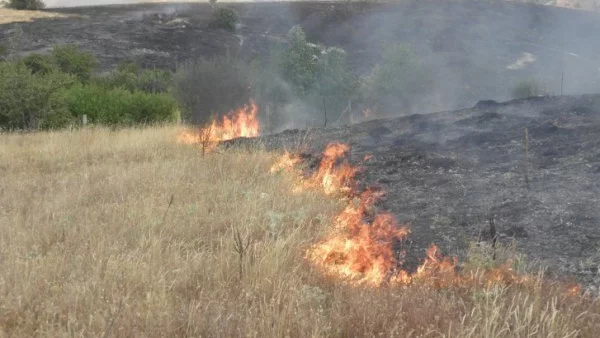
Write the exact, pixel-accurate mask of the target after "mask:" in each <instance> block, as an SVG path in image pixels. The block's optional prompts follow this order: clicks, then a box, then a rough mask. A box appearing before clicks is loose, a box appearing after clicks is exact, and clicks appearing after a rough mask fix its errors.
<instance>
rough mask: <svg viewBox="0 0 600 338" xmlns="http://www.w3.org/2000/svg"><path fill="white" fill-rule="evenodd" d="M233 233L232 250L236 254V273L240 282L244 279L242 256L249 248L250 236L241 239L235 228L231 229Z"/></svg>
mask: <svg viewBox="0 0 600 338" xmlns="http://www.w3.org/2000/svg"><path fill="white" fill-rule="evenodd" d="M231 230H232V232H233V250H234V251H235V252H236V253H237V254H238V272H239V276H240V280H242V278H243V277H244V256H245V255H246V252H247V251H248V247H249V246H250V242H251V240H250V236H248V235H246V236H244V237H242V234H241V233H240V231H239V230H238V228H236V227H235V226H232V227H231Z"/></svg>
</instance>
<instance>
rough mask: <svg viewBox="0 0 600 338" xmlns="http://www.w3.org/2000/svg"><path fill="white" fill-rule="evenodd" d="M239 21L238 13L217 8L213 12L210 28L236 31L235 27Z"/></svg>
mask: <svg viewBox="0 0 600 338" xmlns="http://www.w3.org/2000/svg"><path fill="white" fill-rule="evenodd" d="M238 21H239V18H238V15H237V13H236V12H235V11H234V10H233V9H230V8H217V9H215V11H214V12H213V18H212V21H211V24H210V26H211V27H212V28H223V29H226V30H228V31H232V32H233V31H235V26H236V25H237V23H238Z"/></svg>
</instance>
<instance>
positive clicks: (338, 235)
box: [271, 143, 579, 294]
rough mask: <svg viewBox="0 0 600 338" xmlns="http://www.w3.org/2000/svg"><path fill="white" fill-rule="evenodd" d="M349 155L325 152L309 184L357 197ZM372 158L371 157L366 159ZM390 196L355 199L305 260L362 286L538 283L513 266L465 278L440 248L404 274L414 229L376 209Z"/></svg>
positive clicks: (288, 162) (343, 150)
mask: <svg viewBox="0 0 600 338" xmlns="http://www.w3.org/2000/svg"><path fill="white" fill-rule="evenodd" d="M349 151H350V147H349V146H348V145H346V144H342V143H331V144H329V145H328V146H327V147H326V148H325V151H324V152H323V156H322V159H321V163H320V165H319V168H318V170H317V171H316V172H315V173H314V174H313V175H312V176H310V177H309V178H308V179H306V180H305V184H306V185H308V186H311V187H320V189H323V191H324V192H325V193H326V194H332V193H347V196H348V197H350V196H351V195H353V194H351V193H354V192H353V191H352V187H353V185H354V178H355V175H356V173H357V172H358V168H356V167H353V166H352V165H350V164H349V162H348V161H347V160H346V159H345V158H344V157H345V156H346V155H347V154H348V152H349ZM369 159H370V157H369V156H368V157H365V159H364V160H369ZM298 163H300V158H299V157H298V156H295V155H292V154H290V153H289V152H286V153H284V155H283V156H282V157H281V158H280V159H279V161H277V163H275V165H274V166H273V167H272V168H271V171H272V172H275V171H278V170H281V169H285V170H292V169H293V168H294V167H295V166H296V165H297V164H298ZM384 195H385V193H384V192H383V191H381V190H376V189H373V188H368V189H366V190H365V191H363V192H362V193H361V194H360V195H359V196H358V197H356V198H354V199H352V200H351V201H350V203H349V204H348V206H347V207H346V208H345V209H344V210H343V211H342V212H341V213H340V214H338V215H337V216H336V217H335V222H334V226H333V228H332V230H331V232H330V234H329V235H328V236H327V237H326V238H325V239H324V240H322V241H321V242H319V243H317V244H315V245H313V246H311V247H310V248H309V249H308V250H307V252H306V255H305V257H306V258H307V259H308V260H309V261H311V262H312V263H313V264H314V265H315V266H317V267H318V268H319V269H321V270H322V271H323V272H325V273H326V274H327V275H330V276H333V277H336V278H341V279H343V280H346V281H348V282H350V283H352V284H358V285H370V286H380V285H382V284H389V285H408V284H413V283H415V282H418V283H422V284H425V285H429V286H432V287H437V288H442V287H450V286H470V285H489V284H505V285H508V284H515V283H519V284H522V283H526V282H530V281H533V279H532V278H530V277H528V276H519V275H518V274H517V273H516V272H514V271H513V270H512V269H511V268H510V266H509V264H505V265H503V266H500V267H498V268H494V269H489V270H486V271H483V272H482V273H470V274H461V273H460V272H459V271H458V268H457V267H458V260H457V258H455V257H452V258H450V257H445V256H442V255H441V254H440V251H439V248H438V247H437V246H436V245H435V244H432V245H431V246H430V247H429V248H428V249H427V252H426V258H425V260H424V261H423V263H422V264H421V265H420V266H419V267H418V268H417V269H416V271H415V272H413V273H409V272H408V271H406V270H405V269H402V267H401V265H402V263H403V262H402V261H401V257H399V256H401V255H398V254H397V250H396V249H395V245H396V244H400V243H401V242H402V241H403V240H404V239H405V238H406V237H407V236H408V235H409V233H410V230H409V228H408V227H406V226H399V225H398V222H397V221H396V219H395V217H394V216H393V215H392V214H391V213H388V212H377V211H376V210H375V209H376V208H375V204H376V203H377V202H378V201H379V200H380V199H381V198H382V197H383V196H384ZM369 219H370V220H371V221H369ZM568 292H569V293H570V294H575V293H577V292H579V288H578V286H575V287H570V288H569V289H568Z"/></svg>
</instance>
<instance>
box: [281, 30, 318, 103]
mask: <svg viewBox="0 0 600 338" xmlns="http://www.w3.org/2000/svg"><path fill="white" fill-rule="evenodd" d="M288 44H289V46H288V48H287V49H286V50H285V51H284V52H283V53H282V55H281V57H280V61H279V62H280V69H281V72H282V76H283V79H284V80H286V81H287V82H288V83H289V84H291V85H292V87H293V88H294V91H295V93H296V94H297V95H298V96H299V97H303V96H305V95H307V94H308V93H309V91H310V90H311V88H312V86H313V85H314V83H315V81H316V73H317V60H318V59H317V57H316V55H315V54H317V53H318V49H317V46H314V45H311V44H309V43H308V42H307V41H306V35H305V34H304V31H303V30H302V28H301V27H300V26H295V27H293V28H292V29H291V30H290V32H289V33H288Z"/></svg>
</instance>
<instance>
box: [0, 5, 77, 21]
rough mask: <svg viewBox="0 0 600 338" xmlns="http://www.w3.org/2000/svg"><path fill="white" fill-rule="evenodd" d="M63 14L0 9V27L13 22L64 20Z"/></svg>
mask: <svg viewBox="0 0 600 338" xmlns="http://www.w3.org/2000/svg"><path fill="white" fill-rule="evenodd" d="M64 17H67V15H65V14H61V13H53V12H50V11H17V10H14V9H8V8H1V7H0V25H2V24H7V23H13V22H31V21H33V20H35V19H42V18H64Z"/></svg>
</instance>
